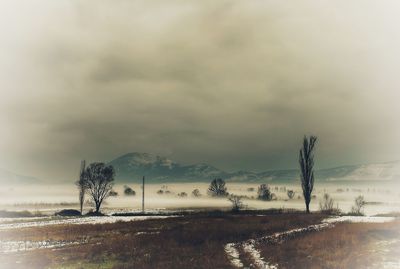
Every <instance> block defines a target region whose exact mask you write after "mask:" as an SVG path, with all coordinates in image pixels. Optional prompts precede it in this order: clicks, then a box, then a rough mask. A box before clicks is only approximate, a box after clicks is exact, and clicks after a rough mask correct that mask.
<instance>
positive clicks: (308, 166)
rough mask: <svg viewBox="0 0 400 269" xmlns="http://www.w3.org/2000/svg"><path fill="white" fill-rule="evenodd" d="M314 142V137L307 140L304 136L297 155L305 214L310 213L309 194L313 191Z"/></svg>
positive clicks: (315, 140)
mask: <svg viewBox="0 0 400 269" xmlns="http://www.w3.org/2000/svg"><path fill="white" fill-rule="evenodd" d="M316 142H317V137H316V136H310V138H309V139H308V138H307V137H306V136H304V139H303V146H302V148H301V149H300V154H299V163H300V170H301V174H300V179H301V187H302V189H303V197H304V201H305V203H306V210H307V213H310V202H311V194H312V191H313V189H314V149H315V144H316Z"/></svg>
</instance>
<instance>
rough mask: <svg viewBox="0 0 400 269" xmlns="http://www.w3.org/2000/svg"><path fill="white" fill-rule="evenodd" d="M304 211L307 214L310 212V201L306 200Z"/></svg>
mask: <svg viewBox="0 0 400 269" xmlns="http://www.w3.org/2000/svg"><path fill="white" fill-rule="evenodd" d="M306 212H307V214H309V213H310V202H306Z"/></svg>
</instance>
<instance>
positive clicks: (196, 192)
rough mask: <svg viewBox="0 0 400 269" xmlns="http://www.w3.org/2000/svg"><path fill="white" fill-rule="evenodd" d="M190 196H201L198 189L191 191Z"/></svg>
mask: <svg viewBox="0 0 400 269" xmlns="http://www.w3.org/2000/svg"><path fill="white" fill-rule="evenodd" d="M192 196H194V197H200V196H201V194H200V191H199V189H194V190H193V191H192Z"/></svg>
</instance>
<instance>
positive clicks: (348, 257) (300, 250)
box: [259, 222, 400, 269]
mask: <svg viewBox="0 0 400 269" xmlns="http://www.w3.org/2000/svg"><path fill="white" fill-rule="evenodd" d="M399 228H400V223H399V222H393V223H384V224H372V223H370V224H368V223H357V224H356V223H341V224H337V225H336V226H335V227H334V228H332V229H327V230H324V231H321V232H318V233H311V234H306V235H303V236H300V237H297V238H295V239H292V240H289V241H286V242H284V243H282V244H270V245H264V246H259V249H260V251H261V254H262V256H263V257H265V259H266V260H268V261H270V262H272V263H277V264H279V268H282V269H284V268H309V269H312V268H327V269H328V268H380V262H382V258H383V256H382V253H381V252H380V251H381V250H380V249H379V247H377V243H379V242H385V241H388V240H393V239H395V238H397V239H399V240H400V232H399Z"/></svg>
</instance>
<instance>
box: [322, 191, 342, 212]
mask: <svg viewBox="0 0 400 269" xmlns="http://www.w3.org/2000/svg"><path fill="white" fill-rule="evenodd" d="M319 210H320V211H321V212H322V213H327V214H334V215H338V214H340V210H339V208H338V207H336V208H335V207H334V200H333V199H332V197H330V195H329V194H327V193H325V194H324V197H323V198H322V201H320V202H319Z"/></svg>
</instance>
